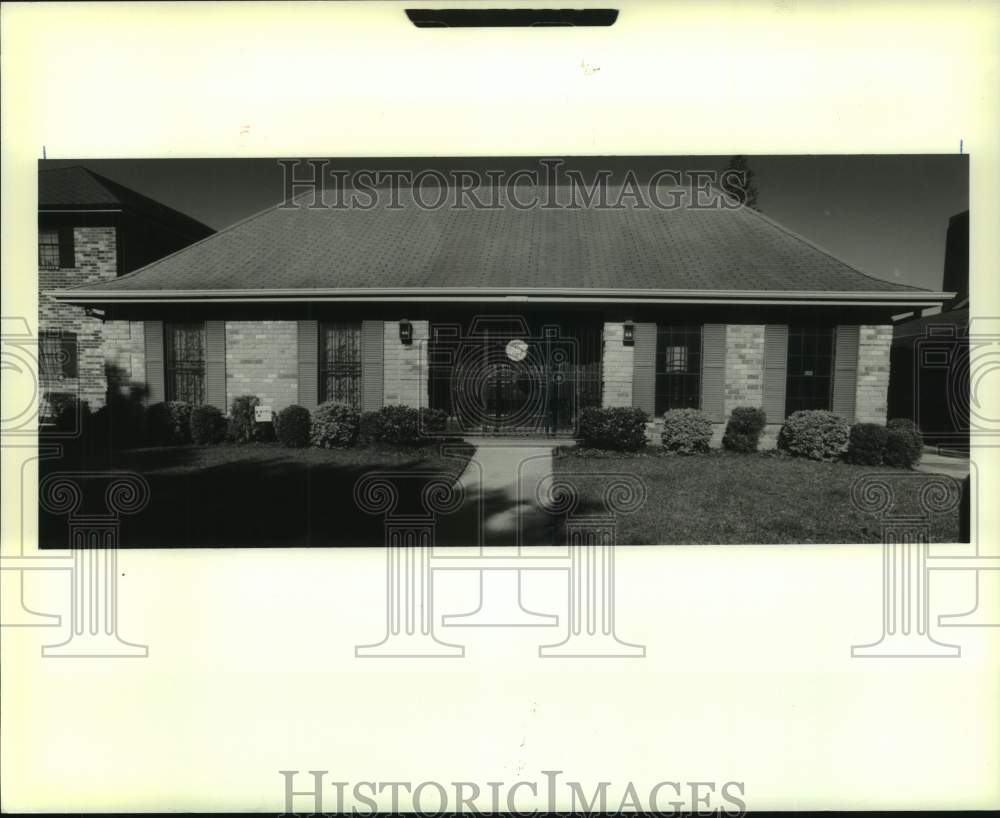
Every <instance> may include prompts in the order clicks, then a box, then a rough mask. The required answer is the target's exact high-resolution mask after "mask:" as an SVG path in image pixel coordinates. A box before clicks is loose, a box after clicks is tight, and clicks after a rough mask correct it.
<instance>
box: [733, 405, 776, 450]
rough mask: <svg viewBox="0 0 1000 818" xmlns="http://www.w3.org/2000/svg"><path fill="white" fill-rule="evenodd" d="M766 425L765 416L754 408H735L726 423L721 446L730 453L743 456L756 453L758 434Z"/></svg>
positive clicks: (758, 440) (758, 443) (760, 410)
mask: <svg viewBox="0 0 1000 818" xmlns="http://www.w3.org/2000/svg"><path fill="white" fill-rule="evenodd" d="M766 425H767V415H766V414H764V410H763V409H758V408H757V407H755V406H737V407H736V408H735V409H733V411H732V414H731V415H730V416H729V420H728V421H727V422H726V433H725V434H724V435H723V436H722V446H723V448H726V449H728V450H729V451H731V452H742V453H744V454H747V453H750V452H755V451H757V447H758V446H759V445H760V434H761V432H763V431H764V427H765V426H766Z"/></svg>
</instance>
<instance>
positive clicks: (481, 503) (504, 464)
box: [437, 437, 566, 627]
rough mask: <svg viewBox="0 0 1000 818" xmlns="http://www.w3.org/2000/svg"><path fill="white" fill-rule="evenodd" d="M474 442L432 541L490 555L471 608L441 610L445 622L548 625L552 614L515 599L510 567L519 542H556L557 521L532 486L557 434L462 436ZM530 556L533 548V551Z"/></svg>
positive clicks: (541, 476) (517, 575) (517, 581)
mask: <svg viewBox="0 0 1000 818" xmlns="http://www.w3.org/2000/svg"><path fill="white" fill-rule="evenodd" d="M465 440H466V442H467V443H471V444H472V445H473V446H475V447H476V451H475V452H474V453H473V454H472V457H471V458H470V460H469V463H468V465H467V466H466V468H465V471H464V472H462V474H461V476H460V477H459V478H458V481H457V483H458V484H459V485H461V487H462V489H463V490H464V492H465V502H464V504H463V506H462V508H461V509H460V510H459V511H458V512H457V513H455V514H453V515H447V516H446V517H444V518H442V519H441V520H439V522H438V533H437V543H438V544H440V545H448V546H456V547H458V549H459V550H461V551H463V552H465V553H469V552H472V554H474V555H477V556H480V557H485V558H487V560H489V559H490V558H496V559H497V561H498V564H497V566H496V567H489V566H486V567H484V566H483V565H482V563H480V564H479V566H478V567H476V568H474V569H471V570H475V571H477V572H478V574H479V602H478V604H477V606H476V607H475V609H473V610H470V611H467V612H465V613H459V614H452V615H449V616H445V617H444V619H443V624H445V625H447V626H449V627H499V626H502V627H550V626H553V625H555V624H557V622H558V617H555V616H552V615H550V614H541V613H535V612H533V611H531V610H529V609H527V608H526V607H525V606H524V604H523V603H522V600H523V592H522V587H521V579H522V569H520V568H517V567H510V558H511V557H517V556H518V555H519V553H520V549H521V547H523V546H530V547H532V548H536V547H537V546H546V545H556V544H557V543H559V542H560V540H561V535H560V528H559V521H558V520H557V519H556V518H555V517H554V516H553V515H550V514H548V513H547V512H546V511H545V509H544V507H543V506H542V505H540V503H539V501H538V495H539V493H540V491H539V486H540V484H541V483H542V481H543V480H545V478H547V477H548V476H549V475H552V474H553V449H554V448H555V447H556V446H563V445H566V441H565V440H553V441H552V442H549V441H547V440H544V439H537V438H532V439H513V438H506V439H504V438H479V437H470V438H466V439H465ZM535 553H536V554H537V551H536V552H535Z"/></svg>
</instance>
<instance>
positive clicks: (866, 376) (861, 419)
mask: <svg viewBox="0 0 1000 818" xmlns="http://www.w3.org/2000/svg"><path fill="white" fill-rule="evenodd" d="M891 348H892V326H891V325H888V324H874V325H867V324H866V325H863V326H862V327H861V329H860V337H859V339H858V383H857V387H856V392H855V409H854V419H855V422H857V423H885V421H886V413H887V411H888V409H887V406H888V399H889V352H890V350H891Z"/></svg>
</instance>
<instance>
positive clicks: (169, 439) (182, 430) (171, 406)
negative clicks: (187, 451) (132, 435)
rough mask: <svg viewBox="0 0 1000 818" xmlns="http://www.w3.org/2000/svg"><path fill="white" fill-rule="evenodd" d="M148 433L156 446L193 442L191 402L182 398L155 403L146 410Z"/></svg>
mask: <svg viewBox="0 0 1000 818" xmlns="http://www.w3.org/2000/svg"><path fill="white" fill-rule="evenodd" d="M146 433H147V436H148V438H149V442H150V443H152V444H153V445H154V446H179V445H181V444H183V443H190V442H191V404H190V403H185V402H184V401H182V400H171V401H166V402H165V403H154V404H153V405H152V406H150V407H149V409H148V410H147V412H146Z"/></svg>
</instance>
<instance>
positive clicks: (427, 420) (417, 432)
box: [364, 406, 447, 446]
mask: <svg viewBox="0 0 1000 818" xmlns="http://www.w3.org/2000/svg"><path fill="white" fill-rule="evenodd" d="M365 414H366V417H365V418H364V424H365V439H366V440H368V441H369V442H379V443H394V444H397V445H403V446H415V445H417V444H419V443H424V442H426V441H427V440H428V439H429V436H432V435H434V434H436V433H439V432H441V431H444V426H445V423H446V422H447V417H446V416H445V414H444V412H442V411H440V410H438V409H415V408H414V407H412V406H383V407H382V408H381V409H379V410H378V411H377V412H370V413H368V412H366V413H365Z"/></svg>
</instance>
